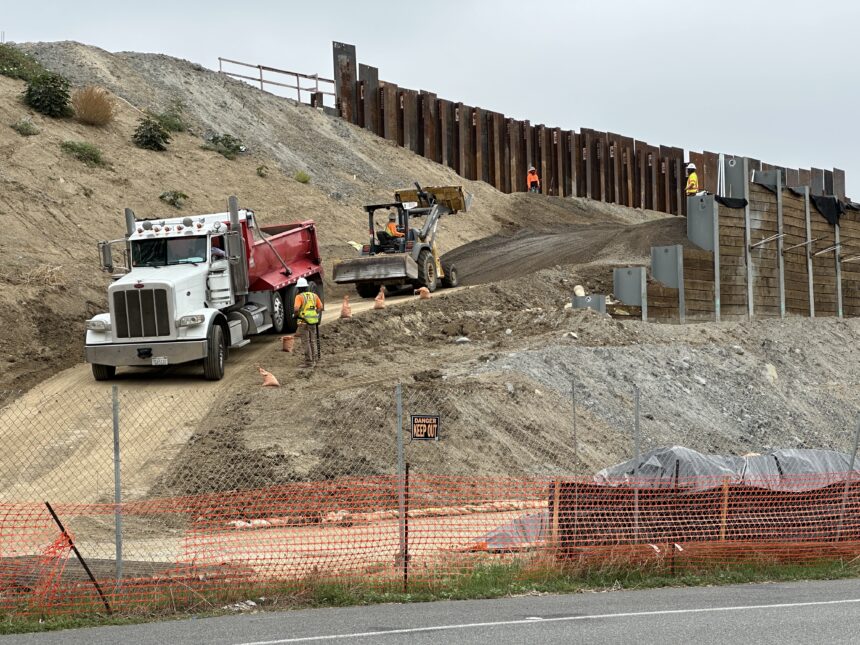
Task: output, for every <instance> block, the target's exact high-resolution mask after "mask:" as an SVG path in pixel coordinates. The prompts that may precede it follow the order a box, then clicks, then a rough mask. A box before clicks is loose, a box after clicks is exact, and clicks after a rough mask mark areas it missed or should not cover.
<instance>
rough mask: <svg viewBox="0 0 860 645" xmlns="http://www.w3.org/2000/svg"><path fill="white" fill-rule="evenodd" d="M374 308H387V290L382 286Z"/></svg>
mask: <svg viewBox="0 0 860 645" xmlns="http://www.w3.org/2000/svg"><path fill="white" fill-rule="evenodd" d="M373 308H374V309H385V291H383V290H382V287H379V294H378V295H377V296H376V299H375V301H374V303H373Z"/></svg>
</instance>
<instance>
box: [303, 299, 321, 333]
mask: <svg viewBox="0 0 860 645" xmlns="http://www.w3.org/2000/svg"><path fill="white" fill-rule="evenodd" d="M301 295H302V308H301V310H300V311H299V318H301V319H302V320H303V321H305V322H306V323H307V324H308V325H317V324H319V321H320V312H319V311H318V310H317V298H316V294H314V293H313V292H311V291H305V292H304V293H302V294H301Z"/></svg>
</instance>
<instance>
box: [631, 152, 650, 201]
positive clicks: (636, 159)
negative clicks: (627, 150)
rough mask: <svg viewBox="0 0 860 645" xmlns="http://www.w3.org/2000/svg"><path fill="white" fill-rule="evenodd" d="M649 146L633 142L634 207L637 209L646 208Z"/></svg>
mask: <svg viewBox="0 0 860 645" xmlns="http://www.w3.org/2000/svg"><path fill="white" fill-rule="evenodd" d="M647 145H648V144H646V143H645V142H644V141H637V140H634V141H633V206H634V207H635V208H645V185H646V184H647V183H648V182H646V181H645V180H644V177H645V173H646V170H647V169H648V155H647V153H646V152H645V147H646V146H647Z"/></svg>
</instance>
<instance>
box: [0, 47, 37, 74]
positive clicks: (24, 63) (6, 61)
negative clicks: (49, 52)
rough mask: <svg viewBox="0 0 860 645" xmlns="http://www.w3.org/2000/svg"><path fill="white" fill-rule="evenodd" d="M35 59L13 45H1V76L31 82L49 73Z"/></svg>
mask: <svg viewBox="0 0 860 645" xmlns="http://www.w3.org/2000/svg"><path fill="white" fill-rule="evenodd" d="M47 71H48V70H46V69H45V68H44V67H42V65H41V64H39V63H38V62H37V61H36V59H35V58H33V57H32V56H30V55H28V54H25V53H24V52H22V51H21V50H19V49H18V48H17V47H13V46H12V45H7V44H0V74H2V75H3V76H9V77H10V78H20V79H21V80H24V81H29V80H30V79H31V78H33V77H34V76H38V75H40V74H44V73H45V72H47Z"/></svg>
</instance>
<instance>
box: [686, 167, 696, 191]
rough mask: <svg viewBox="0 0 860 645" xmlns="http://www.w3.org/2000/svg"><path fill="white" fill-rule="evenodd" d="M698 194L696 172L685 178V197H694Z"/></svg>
mask: <svg viewBox="0 0 860 645" xmlns="http://www.w3.org/2000/svg"><path fill="white" fill-rule="evenodd" d="M698 192H699V176H698V175H697V174H696V171H695V170H694V171H693V172H691V173H690V176H689V177H688V178H687V195H695V194H696V193H698Z"/></svg>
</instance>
